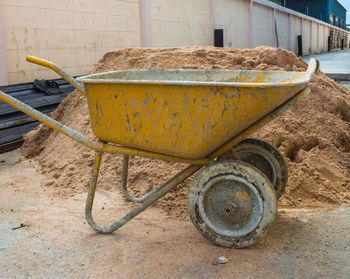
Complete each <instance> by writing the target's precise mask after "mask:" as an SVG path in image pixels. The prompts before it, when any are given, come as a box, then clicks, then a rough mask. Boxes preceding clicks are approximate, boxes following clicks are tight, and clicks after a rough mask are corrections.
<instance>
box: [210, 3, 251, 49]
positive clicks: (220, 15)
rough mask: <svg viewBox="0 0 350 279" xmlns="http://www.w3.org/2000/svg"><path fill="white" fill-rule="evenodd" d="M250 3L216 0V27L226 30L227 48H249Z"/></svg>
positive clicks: (225, 41) (225, 40)
mask: <svg viewBox="0 0 350 279" xmlns="http://www.w3.org/2000/svg"><path fill="white" fill-rule="evenodd" d="M248 5H249V1H246V0H235V1H232V0H216V8H215V22H216V24H215V27H216V28H218V29H224V43H225V46H226V47H238V48H242V47H248V36H247V34H248V25H249V19H248V16H247V13H248Z"/></svg>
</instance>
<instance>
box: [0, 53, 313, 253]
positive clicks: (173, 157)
mask: <svg viewBox="0 0 350 279" xmlns="http://www.w3.org/2000/svg"><path fill="white" fill-rule="evenodd" d="M27 60H28V61H29V62H32V63H35V64H39V65H42V66H45V67H48V68H51V69H52V70H54V71H55V72H57V73H58V74H59V75H60V76H62V77H63V78H64V79H66V80H67V81H68V82H69V83H70V84H72V85H73V86H74V87H75V88H76V89H77V90H78V91H79V92H80V93H82V94H83V95H85V96H86V98H87V102H88V107H89V114H90V120H91V126H92V131H93V133H94V134H95V136H96V137H97V138H98V139H99V140H98V141H92V140H90V139H88V138H87V137H86V136H84V135H81V134H80V133H78V132H76V131H74V130H72V129H70V128H69V127H67V126H65V125H63V124H61V123H59V122H57V121H55V120H54V119H52V118H50V117H48V116H47V115H45V114H43V113H40V112H39V111H36V110H34V109H33V108H31V107H29V106H28V105H26V104H24V103H22V102H20V101H18V100H17V99H15V98H13V97H11V96H9V95H7V94H5V93H3V92H1V91H0V100H2V101H4V102H5V103H7V104H9V105H11V106H13V107H15V108H17V109H18V110H20V111H22V112H24V113H26V114H28V115H30V116H31V117H33V118H35V119H37V120H39V121H41V122H42V123H44V124H46V125H48V126H49V127H51V128H53V129H55V130H56V131H58V132H60V133H62V134H64V135H66V136H68V137H70V138H72V139H73V140H75V141H77V142H78V143H80V144H82V145H84V146H86V147H87V148H90V149H92V150H94V151H95V160H94V164H93V168H92V175H91V180H90V185H89V192H88V196H87V201H86V207H85V216H86V220H87V222H88V223H89V225H90V226H91V227H92V228H93V229H94V230H96V231H97V232H99V233H111V232H113V231H115V230H117V229H119V228H120V227H122V226H123V225H124V224H126V223H127V222H128V221H130V220H131V219H133V218H134V217H135V216H136V215H138V214H139V213H141V212H142V211H143V210H145V209H146V208H147V207H149V206H150V205H152V204H153V203H154V202H155V201H157V200H158V199H159V198H161V197H163V196H164V195H165V194H167V193H168V192H169V191H171V190H173V189H174V188H175V187H176V186H177V185H179V184H180V183H182V182H183V181H184V180H185V179H187V178H188V177H190V176H192V175H193V174H194V173H196V172H198V171H199V170H200V169H202V170H201V171H200V172H199V173H198V174H197V176H196V177H195V178H194V180H193V182H192V184H191V186H190V188H189V190H188V211H189V215H190V218H191V220H192V222H193V224H194V226H195V227H196V228H197V229H198V230H199V231H200V232H201V233H202V234H203V235H204V236H205V237H206V238H207V239H209V240H211V241H212V242H213V243H214V244H216V245H219V246H223V247H236V248H241V247H245V246H249V245H251V244H254V243H256V242H257V241H258V240H260V239H261V238H262V237H263V236H264V235H265V234H266V233H267V232H268V230H269V228H270V226H271V224H272V223H273V221H274V219H275V215H276V210H277V199H278V198H279V197H280V196H281V195H282V193H283V191H284V189H285V187H286V184H287V179H288V170H287V164H286V161H285V159H284V158H283V156H282V155H281V153H280V152H279V151H278V149H277V148H276V147H274V146H273V145H272V144H270V143H268V142H266V141H263V140H260V139H256V138H249V135H251V134H252V133H254V132H255V131H257V130H258V129H259V128H261V127H263V126H264V125H265V124H266V123H268V122H269V121H271V120H272V119H274V118H275V117H277V116H279V115H280V114H282V113H283V112H284V111H285V110H287V109H288V108H289V107H291V106H292V105H294V104H295V103H297V102H298V101H300V100H302V99H303V98H305V97H306V96H307V95H308V94H309V93H310V89H309V88H307V83H308V82H309V81H310V79H311V77H312V75H313V74H314V73H315V71H316V70H317V68H318V61H317V60H315V59H311V60H310V63H309V66H308V69H307V71H306V72H285V71H243V70H217V69H206V70H183V69H182V70H170V69H149V70H121V71H113V72H105V73H99V74H92V75H87V76H82V77H79V78H77V79H74V78H73V77H72V76H70V75H69V74H67V73H66V72H65V71H64V70H62V69H61V68H60V67H59V66H57V65H55V64H53V63H52V62H49V61H46V60H42V59H40V58H36V57H32V56H27ZM105 152H109V153H119V154H122V155H123V166H122V178H121V189H122V192H123V193H124V195H125V197H126V199H127V200H129V201H132V202H135V203H139V205H138V206H137V207H135V208H134V209H132V210H131V211H130V212H129V213H127V214H126V215H125V216H123V217H122V218H120V219H119V220H117V221H115V222H114V223H113V224H111V225H110V226H100V225H97V224H96V223H95V221H94V219H93V217H92V207H93V202H94V196H95V190H96V185H97V179H98V174H99V170H100V164H101V158H102V154H103V153H105ZM129 156H141V157H147V158H151V159H159V160H165V161H172V162H182V163H185V164H189V166H187V167H186V168H185V169H184V170H182V171H181V172H179V173H178V174H177V175H175V176H174V177H172V178H171V179H169V180H168V181H167V182H165V183H164V184H162V185H160V186H158V187H157V188H154V189H153V190H151V191H150V192H148V193H147V194H146V195H144V196H142V197H135V196H133V195H132V194H131V193H130V191H129V190H128V188H127V174H128V161H129Z"/></svg>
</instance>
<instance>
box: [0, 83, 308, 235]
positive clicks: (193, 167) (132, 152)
mask: <svg viewBox="0 0 350 279" xmlns="http://www.w3.org/2000/svg"><path fill="white" fill-rule="evenodd" d="M310 92H311V90H310V89H309V88H305V89H304V90H302V91H300V92H299V93H297V94H296V95H295V96H293V97H292V98H290V99H289V100H288V101H286V102H285V103H284V104H283V105H281V106H280V107H278V108H276V109H275V110H274V111H273V112H271V113H269V114H268V115H266V116H265V117H263V118H261V119H260V120H258V121H257V122H255V123H254V124H252V125H251V126H250V127H248V128H246V129H245V130H243V131H241V132H240V133H239V134H238V135H237V136H236V137H234V138H232V139H231V140H229V141H228V142H226V143H225V144H223V145H222V146H221V147H219V148H218V149H217V150H215V151H214V152H212V153H211V154H210V155H208V156H207V157H206V158H201V159H196V160H190V159H184V158H178V157H173V156H168V155H163V154H158V153H153V152H148V151H142V150H137V149H133V148H127V147H123V146H116V145H111V144H108V143H105V142H102V141H100V142H93V141H91V140H89V139H88V138H87V137H85V136H83V135H81V134H80V133H78V132H76V131H74V130H72V129H70V128H69V127H67V126H65V125H63V124H61V123H59V122H57V121H56V120H54V119H52V118H50V117H48V116H47V115H45V114H43V113H41V112H39V111H36V110H35V109H33V108H31V107H30V106H28V105H26V104H24V103H22V102H20V101H18V100H17V99H15V98H13V97H11V96H9V95H7V94H6V93H4V92H2V91H0V100H1V101H4V102H5V103H7V104H9V105H11V106H13V107H15V108H17V109H18V110H20V111H22V112H24V113H26V114H28V115H30V116H31V117H33V118H35V119H37V120H39V121H41V122H43V123H44V124H46V125H48V126H49V127H51V128H53V129H55V130H56V131H58V132H60V133H62V134H64V135H66V136H68V137H70V138H72V139H73V140H75V141H76V142H79V143H80V144H82V145H84V146H85V147H87V148H90V149H92V150H94V151H95V161H94V165H93V168H92V173H91V179H90V186H89V192H88V196H87V200H86V206H85V217H86V220H87V222H88V224H89V225H90V226H91V228H93V229H94V230H95V231H97V232H100V233H111V232H113V231H115V230H117V229H119V228H120V227H122V226H123V225H124V224H126V223H127V222H129V221H130V220H131V219H133V218H134V217H135V216H136V215H138V214H139V213H141V212H142V211H144V210H145V209H146V208H147V207H149V206H150V205H152V204H153V203H154V202H155V201H157V200H158V199H160V198H161V197H163V196H164V195H165V194H167V193H168V192H169V191H171V190H172V189H174V188H175V187H176V186H178V185H179V184H180V183H182V182H183V181H184V180H186V179H187V178H188V177H190V176H191V175H193V174H194V173H195V172H197V171H198V170H199V169H200V168H201V167H202V166H204V165H208V164H211V163H213V162H214V161H215V159H216V158H217V157H218V156H219V155H221V154H223V153H225V152H227V151H229V150H230V149H231V148H232V147H233V146H234V145H236V144H237V143H239V142H240V141H242V140H243V139H244V138H246V137H248V136H249V135H251V134H252V133H254V132H255V131H257V130H258V129H260V128H261V127H263V126H264V125H265V124H267V123H268V122H270V121H271V120H272V119H274V118H276V117H277V116H279V115H280V114H282V113H283V112H284V111H286V110H287V109H288V108H290V107H291V106H293V105H294V104H295V103H297V102H298V101H300V100H302V99H304V98H305V97H306V96H307V95H309V93H310ZM105 152H108V153H120V154H123V155H124V158H123V168H122V178H121V189H122V191H123V193H124V195H125V197H126V199H128V200H129V201H132V202H135V203H140V205H139V206H138V207H136V208H134V209H132V210H131V211H130V212H129V213H127V214H126V215H125V216H123V217H122V218H120V219H118V220H117V221H116V222H114V223H113V224H112V225H110V226H106V227H104V226H100V225H97V224H96V222H95V221H94V219H93V217H92V208H93V203H94V197H95V191H96V187H97V181H98V175H99V171H100V166H101V159H102V154H103V153H105ZM129 156H142V157H147V158H151V159H159V160H165V161H173V162H182V163H189V164H190V166H188V167H187V168H185V169H184V170H182V171H181V172H179V173H178V174H176V175H175V176H173V177H172V178H171V179H169V180H168V181H167V182H165V183H164V184H162V185H161V186H159V187H158V188H155V189H153V190H152V191H150V192H149V193H147V194H146V195H144V196H143V197H134V196H133V195H132V194H131V193H130V192H129V191H128V189H127V173H128V163H129Z"/></svg>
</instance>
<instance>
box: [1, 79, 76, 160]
mask: <svg viewBox="0 0 350 279" xmlns="http://www.w3.org/2000/svg"><path fill="white" fill-rule="evenodd" d="M51 81H55V82H57V84H58V85H59V88H60V91H61V93H59V94H55V95H47V94H46V93H45V92H42V91H40V90H38V89H36V88H35V87H34V86H33V83H32V82H30V83H22V84H15V85H5V86H0V90H1V91H3V92H5V93H7V94H9V95H10V96H12V97H14V98H16V99H18V100H20V101H22V102H24V103H26V104H27V105H29V106H31V107H32V108H34V109H36V110H38V111H40V112H42V113H45V114H50V113H51V112H52V111H54V110H55V109H56V108H57V106H58V105H59V103H60V102H61V101H62V100H63V99H64V98H65V97H67V96H68V95H69V94H70V93H71V92H72V91H73V90H74V88H73V87H72V86H71V85H70V84H69V83H67V82H66V81H65V80H64V79H53V80H51ZM39 124H40V122H39V121H37V120H35V119H34V118H31V117H30V116H28V115H27V114H24V113H22V112H20V111H18V110H16V109H15V108H13V107H11V106H9V105H7V104H6V103H4V102H1V101H0V153H3V152H6V151H9V150H12V149H15V148H18V147H19V146H21V145H22V143H23V135H24V134H26V133H28V132H29V131H30V130H32V129H34V128H35V127H37V126H38V125H39Z"/></svg>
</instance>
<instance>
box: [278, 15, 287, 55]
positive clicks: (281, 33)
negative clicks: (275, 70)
mask: <svg viewBox="0 0 350 279" xmlns="http://www.w3.org/2000/svg"><path fill="white" fill-rule="evenodd" d="M276 24H277V34H278V45H279V47H282V48H285V49H288V38H289V36H288V35H289V34H288V15H287V14H285V13H281V12H278V11H276Z"/></svg>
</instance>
